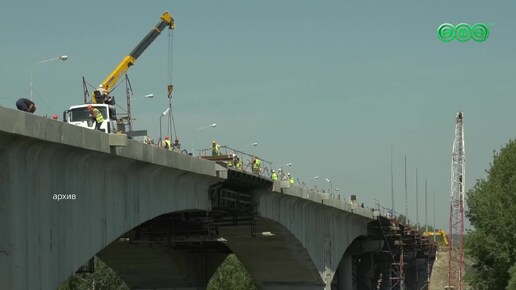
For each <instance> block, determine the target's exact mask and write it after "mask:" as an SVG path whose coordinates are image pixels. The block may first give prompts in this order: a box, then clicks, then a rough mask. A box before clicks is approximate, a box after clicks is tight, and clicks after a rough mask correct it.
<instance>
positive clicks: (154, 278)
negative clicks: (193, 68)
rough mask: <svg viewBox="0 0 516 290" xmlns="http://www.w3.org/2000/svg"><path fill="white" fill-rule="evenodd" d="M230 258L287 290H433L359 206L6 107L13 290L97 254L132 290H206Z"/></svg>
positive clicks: (421, 261)
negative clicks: (428, 289)
mask: <svg viewBox="0 0 516 290" xmlns="http://www.w3.org/2000/svg"><path fill="white" fill-rule="evenodd" d="M403 246H405V248H403ZM400 249H401V251H400ZM229 253H234V254H236V255H237V256H238V258H239V260H240V261H241V262H242V263H243V264H244V266H245V267H246V269H247V270H248V271H249V273H250V274H251V276H252V277H253V278H254V280H255V282H256V284H257V285H258V287H259V288H260V289H275V290H276V289H277V290H287V289H306V290H312V289H314V290H315V289H321V290H322V289H325V290H329V289H341V290H342V289H377V288H376V287H377V286H378V285H380V287H381V288H380V289H391V288H396V287H399V286H397V285H398V284H401V283H402V281H404V283H405V285H406V289H420V288H421V287H423V286H424V285H425V281H426V277H427V267H426V265H427V263H425V261H427V260H429V259H431V258H432V257H433V256H432V255H433V254H432V249H431V247H430V246H429V245H428V244H427V243H426V242H425V240H424V239H422V238H421V237H419V236H418V233H417V232H414V231H412V230H411V229H409V228H405V227H403V226H400V225H398V224H396V223H393V221H392V220H389V219H387V218H384V217H381V216H380V217H376V216H373V212H371V211H370V210H369V209H364V208H360V207H357V206H356V205H355V204H350V203H349V202H344V201H340V200H336V199H328V197H327V196H326V195H324V194H321V193H318V192H314V191H311V190H307V189H304V188H301V187H297V186H289V185H288V184H281V182H273V181H272V180H270V179H269V178H267V177H263V176H258V175H255V174H251V173H246V172H242V171H239V170H233V169H228V168H226V166H224V164H223V163H221V162H219V163H217V162H213V161H209V160H203V159H200V158H195V157H192V156H189V155H186V154H181V153H177V152H172V151H167V150H164V149H161V148H157V147H153V146H150V145H146V144H143V143H140V142H136V141H134V140H130V139H127V138H126V137H125V136H123V135H108V134H104V133H100V132H97V131H92V130H87V129H83V128H80V127H75V126H72V125H69V124H64V123H62V122H59V121H54V120H50V119H46V118H43V117H39V116H35V115H32V114H28V113H24V112H20V111H17V110H12V109H7V108H2V107H0V289H44V290H47V289H56V288H57V286H58V285H59V284H60V283H62V282H63V281H65V280H66V279H67V278H68V277H70V276H71V275H72V274H73V273H75V272H76V271H77V270H78V269H79V268H80V267H81V266H82V265H84V264H85V263H87V262H88V260H89V259H91V258H92V257H93V256H95V255H96V256H98V257H100V258H101V259H102V260H103V261H104V262H105V263H107V264H108V265H109V266H110V267H111V268H113V269H114V270H115V271H116V272H117V274H118V275H119V276H120V277H121V278H122V279H123V280H124V281H125V282H126V283H127V284H128V285H129V287H130V288H131V289H182V290H186V289H205V288H206V285H207V283H208V281H209V279H210V278H211V276H212V274H213V273H214V272H215V270H216V269H217V267H218V266H219V265H220V263H221V262H222V261H223V260H224V259H225V257H226V256H227V255H228V254H229ZM400 257H403V259H404V260H405V262H404V263H402V264H403V266H404V268H403V266H402V268H400V263H398V261H399V260H400ZM403 259H401V260H402V261H403ZM403 269H404V270H403ZM393 273H394V274H393ZM418 275H419V276H418ZM414 277H416V278H414ZM417 277H421V278H417ZM423 277H424V278H423ZM396 289H399V288H396Z"/></svg>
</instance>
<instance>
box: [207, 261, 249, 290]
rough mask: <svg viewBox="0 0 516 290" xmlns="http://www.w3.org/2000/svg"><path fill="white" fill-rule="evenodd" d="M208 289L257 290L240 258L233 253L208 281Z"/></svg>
mask: <svg viewBox="0 0 516 290" xmlns="http://www.w3.org/2000/svg"><path fill="white" fill-rule="evenodd" d="M206 289H207V290H255V289H257V288H256V285H255V284H254V282H253V279H252V278H251V275H249V273H248V272H247V271H246V269H245V268H244V265H242V263H240V261H239V260H238V258H237V257H236V256H235V255H234V254H231V255H229V256H228V257H227V258H226V260H224V262H222V264H221V265H220V266H219V268H218V269H217V271H215V274H213V276H212V277H211V279H210V282H208V287H207V288H206Z"/></svg>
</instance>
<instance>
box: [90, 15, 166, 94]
mask: <svg viewBox="0 0 516 290" xmlns="http://www.w3.org/2000/svg"><path fill="white" fill-rule="evenodd" d="M167 26H168V27H169V28H170V29H174V28H176V25H175V23H174V18H172V15H170V14H169V13H168V12H165V13H163V14H162V15H161V17H160V22H158V24H156V26H154V27H153V28H152V29H151V31H150V32H149V33H148V34H147V35H146V36H145V37H144V38H143V39H142V40H141V41H140V43H138V45H137V46H136V47H135V48H134V49H133V50H132V51H131V52H130V53H129V54H128V55H127V56H125V57H124V58H123V59H122V61H120V63H119V64H118V66H117V67H116V68H115V70H113V71H112V72H111V73H110V74H109V75H108V76H107V77H106V79H105V80H104V81H103V82H102V86H103V87H104V89H105V90H106V91H107V92H110V91H111V89H112V88H113V87H114V86H115V85H116V83H117V82H118V81H119V80H120V79H121V78H122V76H123V75H124V74H125V73H126V72H127V71H128V70H129V68H130V67H131V66H132V65H133V64H134V62H135V61H136V59H138V57H139V56H140V55H141V54H142V53H143V52H144V51H145V49H147V47H149V45H150V44H151V43H152V42H153V41H154V39H156V37H158V35H159V34H160V33H161V31H162V30H163V29H165V27H167ZM92 102H93V103H96V102H97V100H96V98H95V95H93V96H92Z"/></svg>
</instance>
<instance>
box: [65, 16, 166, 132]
mask: <svg viewBox="0 0 516 290" xmlns="http://www.w3.org/2000/svg"><path fill="white" fill-rule="evenodd" d="M167 26H168V27H169V29H174V28H175V23H174V19H173V18H172V15H170V14H169V13H168V12H165V13H163V14H162V15H161V17H160V22H158V24H157V25H156V26H155V27H153V28H152V29H151V31H150V32H149V33H148V34H147V35H146V36H145V37H144V38H143V39H142V40H141V41H140V43H138V45H137V46H136V47H135V48H134V49H133V50H132V51H131V52H130V53H129V54H128V55H127V56H125V57H124V58H123V59H122V61H121V62H120V63H119V64H118V66H117V67H116V68H115V69H114V70H113V71H112V72H111V73H110V74H109V75H108V76H107V77H106V79H105V80H104V81H103V82H102V84H101V85H102V86H103V88H104V90H105V91H106V93H107V94H108V95H109V93H110V92H111V90H112V89H113V88H114V87H115V86H116V84H117V83H118V81H119V80H120V79H121V78H122V76H123V75H124V74H126V73H127V71H128V70H129V68H130V67H131V66H132V65H134V63H135V61H136V59H138V57H139V56H140V55H141V54H142V53H143V52H144V51H145V49H147V48H148V47H149V45H150V44H151V43H152V42H153V41H154V40H155V39H156V37H158V35H160V33H161V31H162V30H163V29H165V28H166V27H167ZM85 91H87V90H86V89H85ZM99 95H100V93H99V90H95V91H94V92H93V95H92V97H91V103H92V104H91V105H92V106H93V107H94V108H97V109H99V110H100V112H101V113H102V115H103V117H104V123H103V124H102V126H101V129H103V130H104V132H106V133H110V132H116V131H117V125H118V124H117V116H116V110H115V107H114V101H113V102H110V103H107V104H104V103H102V102H99V100H98V96H99ZM85 102H86V100H85ZM87 107H88V104H82V105H76V106H72V107H70V109H69V110H66V111H65V112H64V113H63V120H64V122H67V123H69V124H73V125H77V126H80V127H85V128H89V129H95V126H94V124H93V122H91V117H90V116H89V113H87V112H88V111H87Z"/></svg>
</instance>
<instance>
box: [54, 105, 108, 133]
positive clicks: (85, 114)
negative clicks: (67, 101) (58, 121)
mask: <svg viewBox="0 0 516 290" xmlns="http://www.w3.org/2000/svg"><path fill="white" fill-rule="evenodd" d="M89 105H91V106H92V107H93V108H96V109H98V110H99V111H100V113H101V114H102V116H103V117H104V122H102V125H101V126H100V129H102V130H103V131H104V132H105V133H116V132H117V121H116V120H117V119H116V110H115V108H114V106H111V105H107V104H83V105H76V106H71V107H70V109H69V110H66V111H64V112H63V122H66V123H68V124H72V125H76V126H79V127H84V128H88V129H92V130H94V129H95V122H94V120H93V118H92V117H90V112H89V111H88V106H89Z"/></svg>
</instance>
